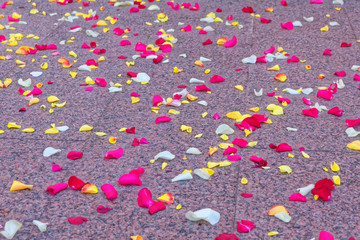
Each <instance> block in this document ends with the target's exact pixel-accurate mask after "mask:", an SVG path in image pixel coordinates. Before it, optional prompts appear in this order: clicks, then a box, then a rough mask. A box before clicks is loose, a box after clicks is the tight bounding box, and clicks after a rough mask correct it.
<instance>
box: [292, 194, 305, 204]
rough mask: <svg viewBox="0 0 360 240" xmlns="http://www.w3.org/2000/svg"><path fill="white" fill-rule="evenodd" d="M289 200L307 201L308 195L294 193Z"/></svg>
mask: <svg viewBox="0 0 360 240" xmlns="http://www.w3.org/2000/svg"><path fill="white" fill-rule="evenodd" d="M289 200H290V201H297V202H306V197H304V196H303V195H301V194H300V193H294V194H293V195H291V196H289Z"/></svg>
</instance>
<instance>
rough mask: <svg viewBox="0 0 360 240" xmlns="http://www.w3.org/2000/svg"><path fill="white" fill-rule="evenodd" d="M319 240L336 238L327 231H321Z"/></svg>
mask: <svg viewBox="0 0 360 240" xmlns="http://www.w3.org/2000/svg"><path fill="white" fill-rule="evenodd" d="M319 240H334V236H333V235H332V234H331V233H329V232H326V231H321V232H320V235H319Z"/></svg>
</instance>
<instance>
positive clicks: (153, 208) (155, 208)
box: [149, 201, 166, 215]
mask: <svg viewBox="0 0 360 240" xmlns="http://www.w3.org/2000/svg"><path fill="white" fill-rule="evenodd" d="M165 209H166V205H165V204H164V203H163V202H160V201H159V202H155V203H154V204H152V205H151V206H150V207H149V214H150V215H153V214H155V213H157V212H160V211H162V210H165Z"/></svg>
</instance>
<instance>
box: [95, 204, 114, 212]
mask: <svg viewBox="0 0 360 240" xmlns="http://www.w3.org/2000/svg"><path fill="white" fill-rule="evenodd" d="M111 210H112V208H107V207H104V206H103V205H100V206H98V207H97V209H96V211H97V212H98V213H107V212H109V211H111Z"/></svg>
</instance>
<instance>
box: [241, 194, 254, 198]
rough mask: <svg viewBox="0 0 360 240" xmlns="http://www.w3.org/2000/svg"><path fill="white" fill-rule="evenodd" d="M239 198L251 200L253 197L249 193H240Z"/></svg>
mask: <svg viewBox="0 0 360 240" xmlns="http://www.w3.org/2000/svg"><path fill="white" fill-rule="evenodd" d="M240 195H241V196H243V197H244V198H251V197H252V196H253V194H250V193H241V194H240Z"/></svg>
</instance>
